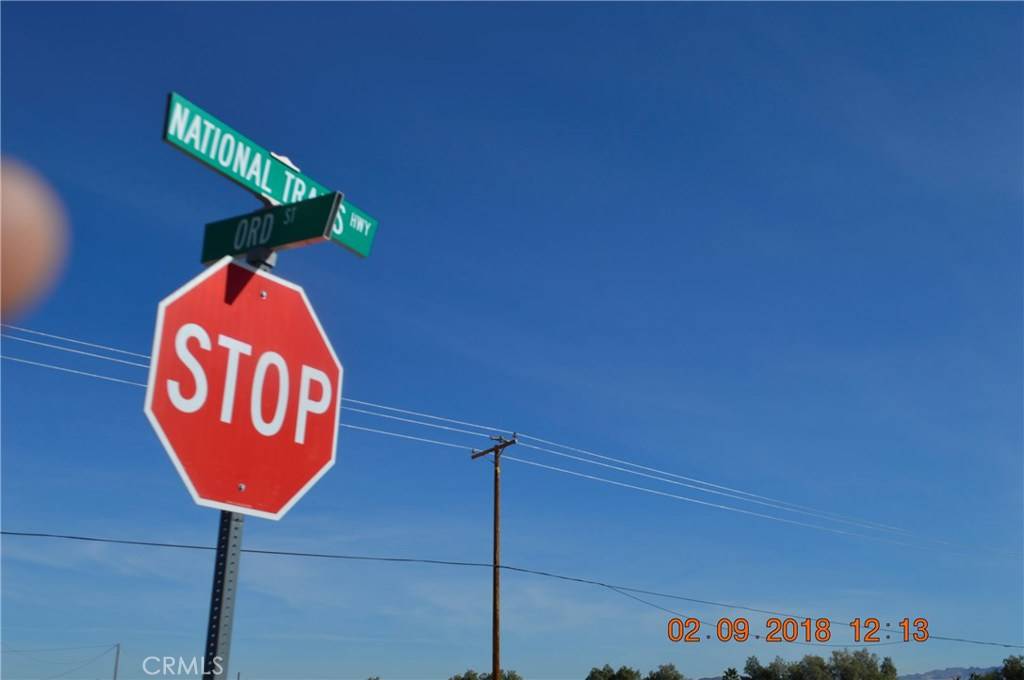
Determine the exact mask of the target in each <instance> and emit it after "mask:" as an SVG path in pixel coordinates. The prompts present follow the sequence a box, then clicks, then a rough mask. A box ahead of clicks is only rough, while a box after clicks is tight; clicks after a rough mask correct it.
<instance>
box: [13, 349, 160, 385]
mask: <svg viewBox="0 0 1024 680" xmlns="http://www.w3.org/2000/svg"><path fill="white" fill-rule="evenodd" d="M0 359H6V360H7V361H16V362H18V363H19V364H29V365H31V366H39V367H41V368H49V369H52V370H54V371H64V372H65V373H74V374H75V375H84V376H86V377H87V378H98V379H99V380H109V381H110V382H116V383H122V384H124V385H134V386H135V387H145V386H146V384H145V383H139V382H133V381H131V380H122V379H120V378H112V377H110V376H109V375H100V374H99V373H89V372H88V371H79V370H76V369H74V368H66V367H64V366H54V365H53V364H44V363H43V362H41V361H29V360H28V359H19V358H18V357H12V356H8V355H6V354H0Z"/></svg>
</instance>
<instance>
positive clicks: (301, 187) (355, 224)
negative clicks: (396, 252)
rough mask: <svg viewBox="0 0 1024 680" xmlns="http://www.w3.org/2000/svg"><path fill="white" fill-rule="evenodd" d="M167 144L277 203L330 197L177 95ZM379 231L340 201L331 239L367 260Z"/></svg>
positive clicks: (170, 104)
mask: <svg viewBox="0 0 1024 680" xmlns="http://www.w3.org/2000/svg"><path fill="white" fill-rule="evenodd" d="M164 141H166V142H168V143H169V144H171V145H172V146H175V147H177V148H178V149H180V150H181V151H183V152H185V153H186V154H188V155H189V156H191V157H193V158H195V159H196V160H198V161H200V162H202V163H205V164H206V165H208V166H210V167H211V168H213V169H214V170H216V171H218V172H220V173H221V174H223V175H224V176H225V177H227V178H228V179H231V180H234V181H235V182H237V183H238V184H240V185H242V186H243V187H245V188H246V189H248V190H249V191H252V192H253V193H255V194H257V195H259V196H262V197H263V198H265V199H267V200H268V201H269V202H270V203H272V204H274V205H281V204H287V203H296V202H298V201H302V200H304V199H309V198H315V197H317V196H322V195H323V194H329V193H332V192H331V190H330V189H328V188H327V187H325V186H324V185H323V184H320V183H319V182H317V181H316V180H314V179H312V178H311V177H308V176H307V175H304V174H302V173H301V172H297V171H296V170H295V169H294V168H292V167H290V166H289V165H287V164H286V163H284V162H282V161H280V160H278V159H277V158H275V157H274V156H273V155H271V153H270V151H268V150H267V149H265V148H263V147H262V146H260V145H258V144H256V143H255V142H253V141H252V140H251V139H249V138H248V137H246V136H245V135H242V134H240V133H239V132H238V131H237V130H235V129H233V128H231V127H229V126H227V125H225V124H224V123H223V122H221V121H220V120H219V119H218V118H216V117H214V116H211V115H210V114H209V113H207V112H206V111H204V110H203V109H201V108H199V107H198V106H196V105H195V104H193V103H192V102H190V101H189V100H187V99H185V98H184V97H182V96H181V95H180V94H178V93H177V92H172V93H171V94H170V96H169V97H168V98H167V118H166V120H165V122H164ZM376 233H377V220H375V219H374V218H372V217H370V216H369V215H368V214H367V213H365V212H363V211H362V210H360V209H359V208H357V207H356V206H354V205H352V204H351V203H350V202H348V201H345V200H343V201H342V202H341V206H340V208H339V210H338V213H337V216H336V217H335V220H334V225H333V226H332V228H331V233H330V239H331V240H333V241H337V242H338V243H340V244H341V245H343V246H345V247H347V248H349V249H350V250H352V251H353V252H355V253H356V254H357V255H361V256H363V257H366V256H367V255H369V254H370V248H371V246H372V245H373V238H374V236H375V235H376Z"/></svg>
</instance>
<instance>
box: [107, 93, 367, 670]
mask: <svg viewBox="0 0 1024 680" xmlns="http://www.w3.org/2000/svg"><path fill="white" fill-rule="evenodd" d="M163 136H164V140H165V141H167V142H168V143H169V144H171V145H172V146H174V147H176V148H177V149H179V150H181V151H183V152H184V153H185V154H187V155H189V156H191V157H193V158H195V159H196V160H199V161H200V162H202V163H204V164H206V165H208V166H209V167H211V168H213V169H214V170H216V171H218V172H220V173H221V174H223V175H225V176H226V177H228V178H229V179H231V180H233V181H235V182H237V183H238V184H240V185H241V186H242V187H244V188H246V189H248V190H249V191H251V192H253V193H254V194H256V195H257V197H258V198H259V199H260V200H261V201H263V203H264V204H269V205H270V206H271V207H269V208H267V209H264V210H259V211H256V212H254V213H250V214H247V215H241V216H239V217H235V218H231V219H227V220H220V221H218V222H212V223H210V224H207V225H206V230H205V232H204V238H203V251H202V255H201V258H200V259H201V261H202V262H203V263H204V264H211V266H210V267H209V268H208V269H207V270H206V271H204V272H203V273H202V274H200V275H199V276H197V277H195V278H194V279H192V280H191V281H189V282H188V283H186V284H185V285H184V286H183V287H181V288H180V289H178V290H177V291H176V292H174V293H172V294H171V295H170V296H168V297H167V298H165V299H164V300H163V301H162V302H161V303H160V305H159V307H158V311H157V321H156V332H155V334H154V340H153V354H152V361H151V363H150V371H149V380H148V381H147V386H146V403H145V408H144V410H145V413H146V416H147V417H148V418H149V420H150V423H151V424H152V425H153V428H154V430H156V433H157V436H158V437H159V438H160V441H161V443H162V444H163V446H164V449H165V450H166V451H167V454H168V455H169V456H170V458H171V461H172V462H173V463H174V466H175V468H176V469H177V471H178V474H179V475H180V476H181V479H182V481H183V482H184V483H185V486H186V487H187V488H188V490H189V493H190V494H191V495H192V498H193V500H195V502H196V503H198V504H199V505H204V506H208V507H213V508H218V509H219V510H220V511H221V512H220V525H219V528H218V534H217V555H216V561H215V563H214V572H213V586H212V589H211V595H210V616H209V620H208V623H207V634H206V648H205V650H204V657H203V668H202V673H203V678H204V679H205V680H214V679H219V678H223V677H225V676H226V675H227V670H228V660H229V656H230V651H231V631H232V627H233V623H234V606H235V594H236V588H237V584H238V571H239V565H240V560H241V549H242V529H243V526H244V519H245V517H244V516H245V515H246V514H249V515H255V516H257V517H264V518H268V519H275V520H276V519H280V518H281V517H282V516H284V514H285V513H286V512H287V511H288V510H289V509H290V508H291V507H292V506H293V505H294V504H295V503H296V502H297V501H298V500H299V498H301V497H302V496H303V495H304V494H305V493H306V492H307V491H309V489H310V488H311V487H312V486H313V485H314V484H315V483H316V482H317V480H318V479H320V477H322V476H323V475H324V473H326V472H327V470H329V469H330V468H331V466H333V465H334V460H335V455H336V448H337V437H338V425H339V422H338V416H339V412H340V409H341V383H342V366H341V362H340V361H339V360H338V357H337V355H336V354H335V353H334V349H333V348H332V347H331V344H330V341H329V340H328V339H327V336H326V334H325V333H324V330H323V327H322V326H321V325H320V321H319V320H318V319H317V317H316V314H315V313H314V312H313V308H312V307H311V306H310V304H309V300H308V299H307V298H306V295H305V292H304V291H303V290H302V288H300V287H299V286H296V285H294V284H291V283H289V282H287V281H284V280H282V279H279V278H277V277H275V276H272V275H271V274H269V273H267V272H266V270H267V269H269V268H270V267H271V266H272V263H273V262H274V260H275V259H276V252H275V251H276V250H283V249H286V248H294V247H297V246H301V245H306V244H308V243H313V242H316V241H322V240H331V241H335V242H336V243H338V244H340V245H342V246H345V247H346V248H348V249H350V250H351V251H352V252H354V253H356V254H357V255H360V256H362V257H366V256H368V255H369V254H370V248H371V246H372V244H373V239H374V236H375V235H376V232H377V220H376V219H374V218H372V217H370V215H368V214H367V213H365V212H363V211H362V210H360V209H359V208H357V207H356V206H354V205H352V204H351V203H350V202H347V201H345V200H344V197H343V196H342V194H341V193H340V192H333V191H330V190H329V189H327V188H326V187H325V186H324V185H322V184H320V183H318V182H316V181H315V180H313V179H312V178H310V177H308V176H306V175H304V174H302V173H301V172H300V171H299V170H298V168H296V167H295V166H294V165H292V164H291V163H289V162H286V160H287V159H284V160H282V157H279V156H277V155H276V154H273V153H271V152H270V151H268V150H267V149H265V148H264V147H261V146H259V145H257V144H255V143H254V142H252V141H251V140H250V139H248V138H247V137H245V136H244V135H242V134H240V133H239V132H237V131H236V130H234V129H233V128H230V127H228V126H227V125H225V124H224V123H223V122H221V121H220V120H219V119H217V118H215V117H213V116H212V115H210V114H209V113H207V112H206V111H203V110H202V109H200V108H199V107H198V106H196V105H195V104H193V103H192V102H190V101H188V100H187V99H185V98H184V97H182V96H181V95H179V94H177V93H174V92H172V93H171V94H170V95H169V96H168V100H167V113H166V118H165V121H164V135H163ZM241 255H244V256H245V259H246V261H247V262H248V264H245V265H243V264H241V263H240V262H237V261H233V260H232V256H241ZM254 264H255V265H258V266H257V267H254V266H252V265H254ZM268 413H269V414H271V415H270V416H269V418H268V417H267V414H268ZM246 416H248V417H246ZM118 652H120V647H119V648H118ZM114 674H115V676H116V674H117V670H116V662H115V671H114Z"/></svg>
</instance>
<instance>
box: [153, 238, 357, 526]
mask: <svg viewBox="0 0 1024 680" xmlns="http://www.w3.org/2000/svg"><path fill="white" fill-rule="evenodd" d="M341 379H342V366H341V362H339V361H338V357H337V355H336V354H335V353H334V350H333V349H332V348H331V344H330V342H329V341H328V339H327V336H326V335H325V334H324V330H323V328H322V327H321V326H320V321H319V320H318V319H317V317H316V314H315V313H314V312H313V308H312V307H311V306H310V304H309V300H308V299H307V298H306V294H305V292H303V290H302V288H300V287H299V286H297V285H295V284H293V283H289V282H288V281H285V280H283V279H280V278H278V277H276V276H272V275H270V274H267V273H265V272H262V271H258V270H255V269H252V268H250V267H248V266H244V265H241V264H239V263H237V262H234V261H232V259H231V258H230V257H225V258H224V259H222V260H221V261H219V262H217V263H216V264H214V265H213V266H211V267H209V268H208V269H207V270H206V271H204V272H203V273H202V274H200V275H199V276H197V277H195V278H194V279H192V280H191V281H189V282H188V283H186V284H185V285H184V286H182V287H181V288H179V289H178V290H176V291H175V292H174V293H172V294H171V295H170V296H168V297H167V298H165V299H164V300H163V301H162V302H161V303H160V306H159V308H158V312H157V318H156V335H155V337H154V340H153V359H152V362H151V363H150V367H149V382H148V384H147V388H146V407H145V411H146V415H147V416H148V417H149V420H150V422H151V423H152V424H153V428H154V429H155V430H156V433H157V435H158V436H159V437H160V441H161V442H163V445H164V448H165V449H167V453H168V455H170V457H171V460H172V461H173V462H174V466H175V467H176V468H177V470H178V473H179V474H180V475H181V478H182V480H184V482H185V485H186V486H187V487H188V490H189V492H190V493H191V494H192V498H193V499H194V500H195V502H196V503H198V504H199V505H205V506H209V507H213V508H219V509H221V510H231V511H234V512H242V513H246V514H249V515H256V516H259V517H266V518H269V519H280V518H281V517H282V516H283V515H284V513H286V512H287V511H288V510H289V508H291V506H292V505H294V504H295V502H296V501H298V500H299V498H301V497H302V495H303V494H305V493H306V492H307V491H308V490H309V489H310V488H311V487H312V486H313V484H315V483H316V481H317V480H318V479H319V478H320V477H321V476H323V474H324V473H325V472H327V470H329V469H330V468H331V466H332V465H333V464H334V458H335V449H336V444H337V436H338V415H339V409H340V406H341Z"/></svg>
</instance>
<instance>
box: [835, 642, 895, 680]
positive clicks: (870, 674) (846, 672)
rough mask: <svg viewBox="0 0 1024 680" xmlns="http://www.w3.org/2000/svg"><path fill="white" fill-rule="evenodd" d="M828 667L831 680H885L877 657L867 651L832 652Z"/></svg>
mask: <svg viewBox="0 0 1024 680" xmlns="http://www.w3.org/2000/svg"><path fill="white" fill-rule="evenodd" d="M890 664H891V662H890ZM828 665H829V669H830V670H831V672H832V678H833V680H885V678H884V676H883V675H882V670H881V669H880V668H879V667H878V656H877V655H875V654H872V653H871V652H869V651H868V650H867V649H858V650H857V651H855V652H848V651H846V650H842V651H835V652H832V658H831V659H829V663H828ZM893 670H895V667H893Z"/></svg>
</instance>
